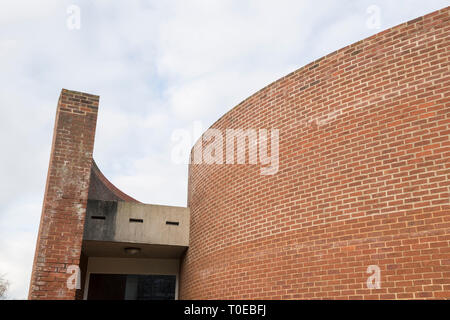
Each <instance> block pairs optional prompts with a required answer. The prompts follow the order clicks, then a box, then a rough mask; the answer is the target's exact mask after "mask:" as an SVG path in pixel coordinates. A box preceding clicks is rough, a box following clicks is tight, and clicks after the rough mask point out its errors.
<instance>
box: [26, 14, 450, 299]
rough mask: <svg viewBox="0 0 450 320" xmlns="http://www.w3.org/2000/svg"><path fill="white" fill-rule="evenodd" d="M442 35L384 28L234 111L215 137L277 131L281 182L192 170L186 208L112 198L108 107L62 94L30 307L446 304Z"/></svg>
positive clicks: (449, 43)
mask: <svg viewBox="0 0 450 320" xmlns="http://www.w3.org/2000/svg"><path fill="white" fill-rule="evenodd" d="M449 22H450V7H447V8H444V9H442V10H439V11H436V12H433V13H431V14H428V15H425V16H423V17H420V18H417V19H415V20H412V21H410V22H407V23H404V24H401V25H399V26H396V27H394V28H391V29H388V30H385V31H383V32H381V33H378V34H376V35H374V36H372V37H369V38H367V39H364V40H362V41H359V42H357V43H354V44H352V45H350V46H348V47H345V48H343V49H340V50H338V51H336V52H333V53H331V54H329V55H327V56H325V57H323V58H321V59H318V60H316V61H314V62H312V63H310V64H308V65H306V66H304V67H302V68H300V69H299V70H297V71H294V72H293V73H291V74H289V75H287V76H285V77H283V78H281V79H279V80H277V81H275V82H274V83H272V84H270V85H268V86H267V87H265V88H263V89H261V90H260V91H259V92H257V93H255V94H254V95H252V96H251V97H249V98H248V99H246V100H245V101H243V102H242V103H240V104H239V105H238V106H236V107H234V108H233V109H232V110H231V111H229V112H228V113H226V114H225V115H224V116H223V117H221V118H220V119H219V120H218V121H217V122H216V123H215V124H213V126H212V127H211V128H212V129H216V130H218V131H220V132H224V131H226V130H228V129H239V130H247V129H267V130H273V129H276V130H278V132H279V145H278V152H279V158H278V167H277V172H276V173H275V174H269V175H265V174H261V167H262V165H261V164H257V163H256V164H254V163H248V161H247V162H246V164H228V163H224V164H218V163H213V164H207V163H198V162H195V161H192V163H191V164H190V166H189V185H188V203H187V207H186V208H180V207H170V206H155V205H146V204H142V203H139V202H138V201H136V200H135V199H133V198H131V197H129V196H127V195H126V194H124V193H123V192H121V191H120V190H118V189H117V188H115V187H114V186H113V185H112V184H111V183H110V182H109V181H108V180H107V179H106V178H105V177H104V176H103V175H102V174H101V172H100V170H99V169H98V168H97V166H96V164H95V162H94V161H93V159H92V152H93V147H94V136H95V127H96V118H97V108H98V104H99V97H98V96H94V95H89V94H85V93H79V92H74V91H68V90H63V91H62V92H61V96H60V99H59V102H58V108H57V115H56V121H55V130H54V138H53V147H52V153H51V159H50V166H49V171H48V178H47V186H46V191H45V198H44V204H43V211H42V218H41V225H40V229H39V237H38V241H37V247H36V255H35V261H34V266H33V274H32V279H31V285H30V292H29V297H30V299H76V298H77V299H82V298H85V299H96V298H97V299H101V298H104V299H105V298H111V299H112V298H116V299H156V298H167V299H173V298H180V299H416V298H450V214H449V213H450V200H449V199H450V190H449V188H450V171H449V170H450V161H449V159H450V136H449V135H450V97H449V89H450V68H449V66H450V61H449V57H450V55H449V52H450V23H449ZM210 143H211V142H210V140H208V139H205V136H203V139H200V140H199V141H198V142H197V143H196V145H195V146H194V148H193V151H192V159H193V158H194V157H195V150H196V148H204V147H207V146H208V144H210ZM214 143H216V142H214ZM221 147H222V146H221ZM233 148H234V147H233ZM271 151H272V152H273V151H274V150H273V149H272V150H271ZM224 153H225V150H224ZM247 156H248V158H250V157H251V152H250V151H249V153H248V155H247ZM368 268H369V271H370V270H374V269H373V268H376V269H377V270H378V271H379V275H380V278H379V280H380V281H379V286H376V287H368V283H367V279H368V277H369V276H371V274H368V273H367V271H368ZM371 268H372V269H371ZM73 270H75V271H73ZM76 270H80V272H79V273H78V274H79V275H80V279H78V281H76V280H77V279H75V280H74V282H73V283H75V285H72V284H73V283H72V282H71V281H70V280H71V279H70V277H71V276H73V275H77V273H76ZM72 272H74V273H72ZM75 278H76V277H75ZM77 287H78V288H79V289H77Z"/></svg>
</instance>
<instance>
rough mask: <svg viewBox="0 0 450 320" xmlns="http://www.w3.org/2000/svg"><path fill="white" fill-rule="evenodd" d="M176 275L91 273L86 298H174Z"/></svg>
mask: <svg viewBox="0 0 450 320" xmlns="http://www.w3.org/2000/svg"><path fill="white" fill-rule="evenodd" d="M175 286H176V276H171V275H170V276H169V275H125V274H98V273H94V274H91V275H90V277H89V291H88V300H174V299H175Z"/></svg>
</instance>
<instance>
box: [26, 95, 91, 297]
mask: <svg viewBox="0 0 450 320" xmlns="http://www.w3.org/2000/svg"><path fill="white" fill-rule="evenodd" d="M98 102H99V97H98V96H95V95H90V94H86V93H81V92H75V91H69V90H65V89H63V90H62V91H61V95H60V98H59V102H58V107H57V113H56V121H55V128H54V133H53V144H52V151H51V155H50V165H49V170H48V176H47V185H46V189H45V196H44V204H43V209H42V216H41V223H40V227H39V235H38V241H37V245H36V253H35V258H34V264H33V272H32V276H31V284H30V291H29V298H30V299H74V298H75V290H70V289H68V288H67V285H66V281H67V279H68V277H69V276H70V275H69V274H67V273H66V270H67V267H68V266H69V265H79V263H80V254H81V243H82V237H83V228H84V218H85V211H86V204H87V198H88V187H89V177H90V173H91V164H92V152H93V148H94V136H95V127H96V121H97V110H98Z"/></svg>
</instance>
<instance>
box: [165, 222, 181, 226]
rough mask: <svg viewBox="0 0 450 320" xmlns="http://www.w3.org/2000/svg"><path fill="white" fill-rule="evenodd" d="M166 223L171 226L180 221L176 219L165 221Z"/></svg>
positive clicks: (176, 224)
mask: <svg viewBox="0 0 450 320" xmlns="http://www.w3.org/2000/svg"><path fill="white" fill-rule="evenodd" d="M166 224H168V225H171V226H178V225H179V224H180V223H179V222H178V221H166Z"/></svg>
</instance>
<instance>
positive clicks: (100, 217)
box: [91, 216, 106, 220]
mask: <svg viewBox="0 0 450 320" xmlns="http://www.w3.org/2000/svg"><path fill="white" fill-rule="evenodd" d="M91 219H94V220H105V219H106V217H105V216H91Z"/></svg>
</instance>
